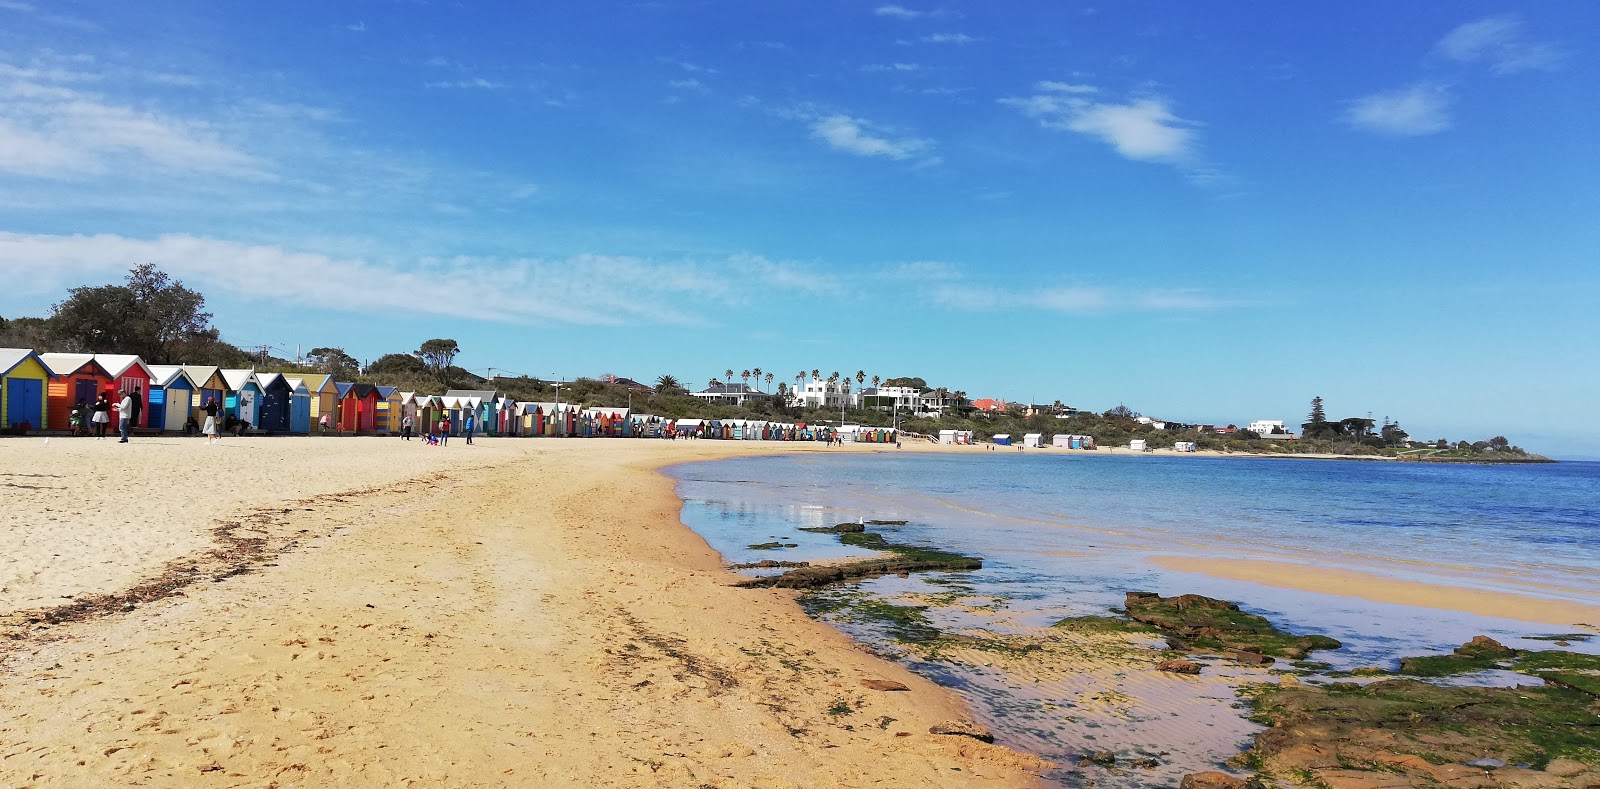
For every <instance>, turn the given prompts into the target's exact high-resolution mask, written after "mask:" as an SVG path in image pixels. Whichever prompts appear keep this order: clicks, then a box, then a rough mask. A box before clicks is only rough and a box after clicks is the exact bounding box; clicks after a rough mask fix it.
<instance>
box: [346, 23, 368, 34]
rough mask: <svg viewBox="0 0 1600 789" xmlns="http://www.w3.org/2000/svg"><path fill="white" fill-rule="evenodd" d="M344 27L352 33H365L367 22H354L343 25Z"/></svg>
mask: <svg viewBox="0 0 1600 789" xmlns="http://www.w3.org/2000/svg"><path fill="white" fill-rule="evenodd" d="M344 29H345V30H349V31H351V32H353V33H365V32H367V23H366V22H356V23H353V24H349V25H345V26H344Z"/></svg>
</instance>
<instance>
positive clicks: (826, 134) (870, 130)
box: [811, 115, 933, 160]
mask: <svg viewBox="0 0 1600 789" xmlns="http://www.w3.org/2000/svg"><path fill="white" fill-rule="evenodd" d="M811 134H812V136H814V137H816V138H817V139H819V140H822V141H823V142H825V143H827V144H828V145H829V146H830V147H832V148H834V149H836V150H840V151H844V152H846V153H853V154H855V155H857V156H882V157H886V158H889V159H897V160H905V159H912V158H916V157H920V156H924V155H926V154H927V153H929V152H930V151H931V150H932V149H933V143H932V142H931V141H929V140H924V139H919V138H916V137H894V136H891V135H889V134H888V133H887V132H885V131H883V130H881V129H878V128H877V127H875V126H874V124H872V123H870V122H868V121H864V120H861V119H859V118H852V117H850V116H848V115H829V116H826V117H824V118H819V119H818V120H817V121H816V122H815V123H813V124H812V125H811Z"/></svg>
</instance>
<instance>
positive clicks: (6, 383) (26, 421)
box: [0, 348, 50, 431]
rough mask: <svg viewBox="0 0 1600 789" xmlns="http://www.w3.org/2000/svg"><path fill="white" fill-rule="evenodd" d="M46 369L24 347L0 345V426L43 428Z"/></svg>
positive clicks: (48, 375)
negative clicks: (1, 346)
mask: <svg viewBox="0 0 1600 789" xmlns="http://www.w3.org/2000/svg"><path fill="white" fill-rule="evenodd" d="M49 382H50V371H49V370H47V369H45V366H44V362H42V361H39V356H38V355H37V354H35V353H34V352H33V351H31V350H29V349H27V348H0V428H5V429H6V430H17V431H20V430H23V429H25V428H26V429H29V430H43V429H44V427H45V416H46V412H45V407H46V403H47V402H49V401H48V399H47V398H46V397H45V393H46V391H47V389H48V388H49Z"/></svg>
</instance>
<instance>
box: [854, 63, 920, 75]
mask: <svg viewBox="0 0 1600 789" xmlns="http://www.w3.org/2000/svg"><path fill="white" fill-rule="evenodd" d="M861 70H862V71H866V72H891V73H899V74H908V73H910V72H913V71H921V70H922V65H921V64H920V63H868V64H866V65H865V66H862V67H861Z"/></svg>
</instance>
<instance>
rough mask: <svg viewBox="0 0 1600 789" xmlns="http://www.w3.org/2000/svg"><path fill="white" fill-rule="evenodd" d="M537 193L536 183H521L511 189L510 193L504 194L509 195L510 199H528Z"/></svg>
mask: <svg viewBox="0 0 1600 789" xmlns="http://www.w3.org/2000/svg"><path fill="white" fill-rule="evenodd" d="M538 193H539V186H538V184H523V185H521V186H518V187H516V188H515V189H512V190H511V193H510V194H508V195H506V196H507V197H510V198H511V199H512V200H526V199H528V198H530V197H533V196H534V195H536V194H538Z"/></svg>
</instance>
